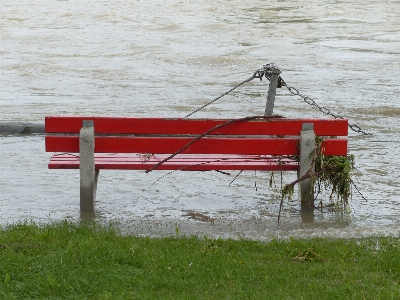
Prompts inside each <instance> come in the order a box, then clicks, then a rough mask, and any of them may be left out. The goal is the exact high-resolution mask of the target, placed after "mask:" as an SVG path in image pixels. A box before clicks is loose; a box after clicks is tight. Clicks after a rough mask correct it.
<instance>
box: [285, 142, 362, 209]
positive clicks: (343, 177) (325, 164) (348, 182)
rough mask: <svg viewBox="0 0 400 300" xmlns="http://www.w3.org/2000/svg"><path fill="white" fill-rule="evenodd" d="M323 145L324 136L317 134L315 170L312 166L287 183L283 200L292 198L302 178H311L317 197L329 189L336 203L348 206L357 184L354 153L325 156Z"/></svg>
mask: <svg viewBox="0 0 400 300" xmlns="http://www.w3.org/2000/svg"><path fill="white" fill-rule="evenodd" d="M321 146H322V138H320V137H318V136H317V137H316V147H315V151H314V158H313V163H314V165H315V170H314V171H313V170H312V169H311V168H310V169H309V170H307V172H306V173H305V174H304V175H303V176H301V177H300V178H298V179H297V180H295V181H293V182H292V183H289V184H287V185H285V186H284V187H283V188H282V200H283V199H288V200H290V199H291V197H292V195H293V191H294V186H295V185H296V184H297V183H299V182H301V181H302V180H305V179H308V178H310V179H311V187H312V188H313V189H314V195H316V196H315V198H317V196H318V195H319V194H321V193H322V192H324V191H328V192H329V200H330V201H332V202H335V200H336V204H340V206H341V207H343V208H346V207H347V206H348V200H349V198H350V197H351V187H352V185H353V186H355V185H354V182H353V180H352V178H351V173H352V171H353V169H354V155H352V154H349V155H347V156H325V155H323V153H322V151H321ZM335 196H336V197H335ZM315 198H314V199H315Z"/></svg>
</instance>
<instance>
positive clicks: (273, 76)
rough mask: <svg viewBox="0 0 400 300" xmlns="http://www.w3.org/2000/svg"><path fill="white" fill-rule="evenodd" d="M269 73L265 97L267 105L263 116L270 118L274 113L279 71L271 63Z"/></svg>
mask: <svg viewBox="0 0 400 300" xmlns="http://www.w3.org/2000/svg"><path fill="white" fill-rule="evenodd" d="M270 68H271V71H269V72H268V73H269V88H268V96H267V105H266V107H265V113H264V115H265V116H272V113H273V112H274V103H275V95H276V87H277V86H278V78H279V74H281V71H280V70H279V69H278V68H277V67H275V66H274V64H272V63H271V66H270Z"/></svg>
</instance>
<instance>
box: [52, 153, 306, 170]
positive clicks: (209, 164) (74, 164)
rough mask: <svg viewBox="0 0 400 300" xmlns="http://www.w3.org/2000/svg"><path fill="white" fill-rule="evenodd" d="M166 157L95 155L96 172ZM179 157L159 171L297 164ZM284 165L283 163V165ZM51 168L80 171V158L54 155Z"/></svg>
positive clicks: (135, 166) (142, 165)
mask: <svg viewBox="0 0 400 300" xmlns="http://www.w3.org/2000/svg"><path fill="white" fill-rule="evenodd" d="M164 157H165V156H161V157H157V158H151V160H150V161H147V162H143V161H142V160H141V159H140V158H139V157H138V156H135V155H132V156H118V157H117V158H118V159H113V158H112V157H111V156H110V155H106V156H103V155H96V156H95V168H96V169H111V170H149V169H150V168H151V167H152V166H153V165H154V164H156V163H157V162H158V161H160V160H161V159H162V158H164ZM243 157H244V158H242V159H241V158H240V156H237V155H236V156H232V157H230V156H226V155H225V156H210V155H208V156H207V155H202V156H185V155H181V156H179V155H178V156H177V157H174V158H172V159H171V160H168V161H167V162H165V163H164V164H162V165H160V166H159V167H158V168H157V170H182V171H211V170H264V171H273V170H277V171H278V170H282V171H289V170H297V169H298V163H297V162H295V161H293V160H288V159H282V160H278V159H277V158H271V157H254V156H253V158H249V157H248V156H243ZM282 163H283V164H282ZM49 168H50V169H79V157H77V156H72V155H54V156H53V157H52V158H51V160H50V163H49Z"/></svg>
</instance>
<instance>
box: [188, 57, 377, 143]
mask: <svg viewBox="0 0 400 300" xmlns="http://www.w3.org/2000/svg"><path fill="white" fill-rule="evenodd" d="M273 68H274V64H273V63H268V64H265V65H263V66H262V68H260V69H258V70H257V71H255V72H254V74H253V75H252V76H251V77H249V78H247V79H246V80H244V81H242V82H241V83H239V84H238V85H236V86H235V87H233V88H231V89H230V90H229V91H227V92H225V93H223V94H222V95H220V96H218V97H217V98H215V99H214V100H212V101H210V102H208V103H206V104H204V105H203V106H202V107H199V108H198V109H196V110H194V111H192V112H191V113H190V114H188V115H186V116H185V118H187V117H190V116H191V115H193V114H195V113H196V112H198V111H200V110H202V109H203V108H205V107H207V106H208V105H210V104H212V103H214V102H215V101H217V100H219V99H221V98H222V97H224V96H226V95H228V94H229V93H230V92H232V91H234V90H235V89H237V88H238V87H240V86H241V85H243V84H245V83H247V82H250V81H252V80H253V79H255V78H259V79H260V80H262V79H263V77H265V78H266V79H268V80H270V75H271V73H272V69H273ZM282 86H286V88H287V89H288V91H289V92H290V93H291V94H293V95H296V96H300V97H301V98H303V100H304V102H306V103H307V104H309V105H311V106H315V107H316V108H318V109H319V111H320V112H322V113H323V114H325V115H328V116H332V117H334V118H335V119H345V118H344V117H342V116H340V115H337V114H334V113H333V112H331V111H330V109H329V108H326V107H324V106H321V105H319V104H318V103H316V102H315V101H314V100H313V99H312V98H310V97H308V96H305V95H303V94H301V93H300V91H299V90H298V89H296V88H295V87H293V86H290V85H288V84H287V83H286V82H285V81H284V80H283V78H282V77H281V76H279V77H278V86H277V87H278V88H280V87H282ZM349 127H350V129H351V130H353V131H354V132H357V133H362V134H364V135H372V133H369V132H365V131H363V130H362V129H361V128H360V127H359V126H358V125H355V124H350V123H349Z"/></svg>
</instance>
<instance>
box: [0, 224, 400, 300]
mask: <svg viewBox="0 0 400 300" xmlns="http://www.w3.org/2000/svg"><path fill="white" fill-rule="evenodd" d="M0 298H1V299H30V298H35V299H84V298H86V299H399V298H400V238H399V237H397V238H393V237H379V238H366V239H359V240H355V239H354V240H344V239H340V240H327V239H312V240H295V239H293V240H290V241H271V242H269V243H262V242H256V241H246V240H242V241H234V240H210V239H206V238H205V239H198V238H195V237H193V238H181V237H169V238H162V239H155V238H154V239H153V238H140V237H134V236H120V235H119V234H118V233H117V232H116V230H114V229H112V228H104V227H101V226H98V225H90V226H89V225H74V224H71V223H68V222H64V223H61V224H56V225H46V226H37V225H32V224H19V225H12V226H8V227H6V228H3V229H1V230H0Z"/></svg>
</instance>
